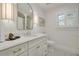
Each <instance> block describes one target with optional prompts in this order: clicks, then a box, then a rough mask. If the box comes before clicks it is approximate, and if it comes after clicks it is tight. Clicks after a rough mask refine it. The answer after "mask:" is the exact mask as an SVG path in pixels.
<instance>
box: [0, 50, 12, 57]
mask: <svg viewBox="0 0 79 59" xmlns="http://www.w3.org/2000/svg"><path fill="white" fill-rule="evenodd" d="M0 56H13V53H12V50H11V49H8V50H5V51H0Z"/></svg>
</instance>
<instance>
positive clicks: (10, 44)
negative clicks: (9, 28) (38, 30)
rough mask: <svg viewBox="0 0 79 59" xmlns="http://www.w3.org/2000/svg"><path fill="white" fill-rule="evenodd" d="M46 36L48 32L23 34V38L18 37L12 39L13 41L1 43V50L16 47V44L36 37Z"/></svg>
mask: <svg viewBox="0 0 79 59" xmlns="http://www.w3.org/2000/svg"><path fill="white" fill-rule="evenodd" d="M43 36H46V34H37V35H31V36H21V38H18V39H16V40H11V41H5V42H2V43H0V51H2V50H4V49H8V48H10V47H14V46H16V45H19V44H22V43H25V42H28V41H31V40H34V39H36V38H40V37H43Z"/></svg>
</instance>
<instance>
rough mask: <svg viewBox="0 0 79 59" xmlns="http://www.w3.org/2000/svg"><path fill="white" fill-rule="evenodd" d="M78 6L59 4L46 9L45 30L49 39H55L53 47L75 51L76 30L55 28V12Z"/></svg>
mask: <svg viewBox="0 0 79 59" xmlns="http://www.w3.org/2000/svg"><path fill="white" fill-rule="evenodd" d="M72 8H79V5H78V4H60V5H58V6H56V7H51V8H49V9H48V10H47V14H46V15H47V16H46V17H47V18H46V32H47V34H48V37H49V40H51V41H55V47H57V48H58V49H62V50H64V51H67V52H72V53H74V52H76V51H77V50H76V48H77V41H78V40H77V39H78V36H77V35H78V32H79V31H78V30H65V29H63V30H61V29H56V13H57V12H60V11H62V10H64V11H65V10H68V9H72Z"/></svg>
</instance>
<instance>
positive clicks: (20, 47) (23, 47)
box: [12, 44, 27, 56]
mask: <svg viewBox="0 0 79 59" xmlns="http://www.w3.org/2000/svg"><path fill="white" fill-rule="evenodd" d="M26 48H27V46H26V44H22V45H18V46H16V47H14V48H12V53H13V55H15V56H19V55H20V54H22V53H24V52H27V49H26Z"/></svg>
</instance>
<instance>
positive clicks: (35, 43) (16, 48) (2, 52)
mask: <svg viewBox="0 0 79 59" xmlns="http://www.w3.org/2000/svg"><path fill="white" fill-rule="evenodd" d="M29 38H30V37H29ZM29 38H28V39H27V37H23V38H21V39H17V40H14V41H7V42H4V43H2V44H0V56H46V55H47V53H48V49H47V38H46V36H37V37H32V38H30V39H29ZM18 40H19V41H18Z"/></svg>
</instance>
